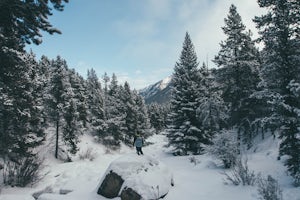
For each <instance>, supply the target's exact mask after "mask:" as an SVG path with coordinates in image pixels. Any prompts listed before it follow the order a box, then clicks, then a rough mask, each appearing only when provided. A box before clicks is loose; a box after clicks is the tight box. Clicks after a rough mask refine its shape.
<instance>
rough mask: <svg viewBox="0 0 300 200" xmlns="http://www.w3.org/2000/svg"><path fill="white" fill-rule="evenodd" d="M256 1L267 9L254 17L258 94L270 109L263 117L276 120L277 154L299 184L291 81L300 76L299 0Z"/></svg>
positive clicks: (299, 123)
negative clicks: (260, 48) (259, 78)
mask: <svg viewBox="0 0 300 200" xmlns="http://www.w3.org/2000/svg"><path fill="white" fill-rule="evenodd" d="M258 4H259V6H260V7H263V8H267V9H268V13H267V14H265V15H262V16H261V17H255V19H254V21H255V22H256V24H257V27H258V28H259V33H260V35H261V37H260V40H261V41H263V43H264V50H263V59H262V61H263V62H262V69H261V76H262V78H263V81H262V83H261V85H262V86H263V87H264V90H263V91H262V94H261V98H264V100H265V101H266V102H268V103H269V108H270V110H271V111H272V112H270V115H268V116H265V117H266V118H267V119H268V121H276V123H273V125H274V126H275V128H276V129H277V131H279V137H280V138H281V139H282V142H281V144H280V155H287V156H288V159H287V161H286V166H287V168H288V171H289V173H290V174H291V175H292V176H293V177H294V179H295V183H296V184H300V155H299V151H300V139H299V135H300V133H299V127H300V120H299V116H298V110H299V108H300V100H299V97H298V96H297V95H296V94H295V92H294V88H295V87H294V86H295V84H294V83H297V82H298V81H299V80H300V65H299V63H300V51H299V49H300V36H299V30H300V28H299V27H300V26H299V23H300V16H299V10H300V2H299V1H293V0H270V1H264V0H259V1H258Z"/></svg>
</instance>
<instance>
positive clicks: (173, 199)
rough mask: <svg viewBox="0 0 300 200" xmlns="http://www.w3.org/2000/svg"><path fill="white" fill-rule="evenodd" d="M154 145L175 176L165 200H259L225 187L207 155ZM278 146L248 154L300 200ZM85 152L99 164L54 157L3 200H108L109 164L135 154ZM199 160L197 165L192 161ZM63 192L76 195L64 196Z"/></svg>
mask: <svg viewBox="0 0 300 200" xmlns="http://www.w3.org/2000/svg"><path fill="white" fill-rule="evenodd" d="M147 141H148V142H151V143H153V144H152V145H149V146H147V147H145V148H144V153H145V154H147V155H150V156H152V157H154V158H156V159H158V160H160V161H162V162H163V163H164V164H165V165H167V166H168V167H169V168H170V169H171V170H172V172H173V176H174V184H175V185H174V187H172V188H171V190H170V191H169V194H168V195H167V196H166V197H165V198H164V199H165V200H183V199H189V200H199V199H209V200H220V199H222V200H235V199H236V200H241V199H243V200H253V199H258V194H257V188H256V187H254V186H253V187H252V186H233V185H230V184H224V178H225V177H224V176H223V175H222V174H221V172H222V171H223V170H222V168H221V167H220V164H219V162H218V161H216V160H213V159H212V158H210V157H209V156H207V155H201V156H183V157H174V156H172V155H171V154H170V153H169V152H168V149H166V148H165V147H163V146H164V145H165V144H166V142H167V140H166V137H165V136H164V135H155V136H153V137H151V138H149V139H148V140H147ZM277 145H278V143H277V142H276V141H274V140H273V139H272V137H270V138H268V139H266V140H265V141H264V142H262V143H261V144H259V145H258V146H257V147H256V148H254V149H251V150H250V151H248V154H247V157H248V163H249V167H250V169H252V170H255V172H256V173H258V172H262V173H263V174H264V175H267V174H271V175H272V176H273V177H274V178H276V179H278V180H279V184H280V185H281V187H282V189H283V194H284V199H285V200H300V191H299V188H294V187H293V186H292V180H291V179H290V178H289V177H287V176H286V172H285V170H286V169H285V168H284V167H283V165H282V161H278V160H277V159H276V158H277V155H278V151H277V149H278V146H277ZM81 148H82V150H84V149H83V148H92V149H93V153H94V154H95V159H94V160H93V161H90V160H80V159H78V158H74V159H75V161H74V162H71V163H61V162H58V161H56V160H54V159H51V158H50V157H49V158H48V159H46V166H45V168H44V170H43V173H44V174H45V177H44V179H43V180H42V181H41V182H40V183H38V184H37V185H34V186H32V187H31V188H10V187H6V188H3V189H2V191H1V193H0V200H33V199H34V198H33V197H32V194H33V193H34V192H37V191H41V190H43V189H45V188H47V187H48V189H49V188H52V193H49V194H43V195H41V196H40V197H39V200H82V199H87V200H106V198H104V197H101V196H99V195H97V194H96V189H97V186H98V185H99V181H100V179H101V178H102V176H103V174H104V173H105V171H106V169H107V167H108V166H109V164H110V163H111V162H112V161H113V160H115V159H117V158H119V157H120V156H122V155H124V154H126V155H127V156H128V155H130V154H133V153H134V149H133V148H132V149H131V148H128V147H125V146H124V147H122V148H121V150H120V151H118V152H107V151H106V150H105V148H104V147H103V146H101V145H99V144H96V143H94V142H93V139H92V138H91V137H89V136H83V138H82V143H81ZM191 158H193V159H194V160H196V162H193V163H192V162H190V159H191ZM61 190H70V191H72V192H70V193H68V194H66V195H60V194H59V193H60V191H61ZM114 200H120V198H115V199H114Z"/></svg>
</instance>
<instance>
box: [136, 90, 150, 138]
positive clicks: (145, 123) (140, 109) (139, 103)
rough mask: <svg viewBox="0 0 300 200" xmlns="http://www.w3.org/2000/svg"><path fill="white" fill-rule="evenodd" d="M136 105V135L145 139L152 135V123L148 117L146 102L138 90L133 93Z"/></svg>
mask: <svg viewBox="0 0 300 200" xmlns="http://www.w3.org/2000/svg"><path fill="white" fill-rule="evenodd" d="M132 95H133V100H134V104H135V107H136V109H135V110H136V111H137V130H136V133H139V134H141V135H143V136H144V137H145V138H147V137H149V136H150V135H151V133H150V132H149V130H150V121H149V117H148V112H147V107H146V105H145V101H144V99H143V97H142V96H141V95H139V94H138V92H137V91H136V90H133V91H132Z"/></svg>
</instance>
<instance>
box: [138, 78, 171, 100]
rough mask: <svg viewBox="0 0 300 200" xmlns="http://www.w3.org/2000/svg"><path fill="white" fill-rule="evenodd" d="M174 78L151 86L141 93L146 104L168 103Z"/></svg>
mask: <svg viewBox="0 0 300 200" xmlns="http://www.w3.org/2000/svg"><path fill="white" fill-rule="evenodd" d="M171 87H172V76H168V77H167V78H165V79H163V80H161V81H159V82H157V83H155V84H153V85H150V86H148V87H146V88H144V89H141V90H140V91H139V93H140V95H141V96H143V97H144V99H145V102H146V104H151V103H154V102H156V103H159V104H163V103H167V102H169V101H170V98H171Z"/></svg>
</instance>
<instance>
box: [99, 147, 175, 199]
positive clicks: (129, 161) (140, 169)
mask: <svg viewBox="0 0 300 200" xmlns="http://www.w3.org/2000/svg"><path fill="white" fill-rule="evenodd" d="M112 173H115V174H117V175H119V176H120V177H121V178H122V179H123V180H124V182H122V183H123V184H122V186H121V189H120V191H119V192H118V194H119V195H120V194H121V193H122V192H123V193H124V191H126V190H128V189H129V188H131V189H132V190H133V191H134V192H136V193H137V194H139V195H140V196H141V197H142V198H143V199H159V198H160V197H162V196H165V195H166V194H167V193H168V192H169V189H170V187H171V185H173V179H172V173H171V171H170V170H169V169H168V167H167V166H166V165H164V164H163V163H162V162H160V161H158V160H156V159H155V158H153V157H151V156H148V155H143V156H138V155H136V154H134V153H131V154H126V155H124V156H122V157H120V158H118V159H117V160H115V161H113V162H112V163H111V164H110V166H109V167H108V169H107V170H106V173H105V174H104V176H103V178H102V180H101V181H100V185H99V186H98V188H99V189H100V188H101V187H102V186H103V185H102V183H103V182H104V180H105V178H106V177H108V176H107V175H109V174H112ZM98 193H99V191H98ZM100 193H101V192H100ZM121 199H122V195H121Z"/></svg>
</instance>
